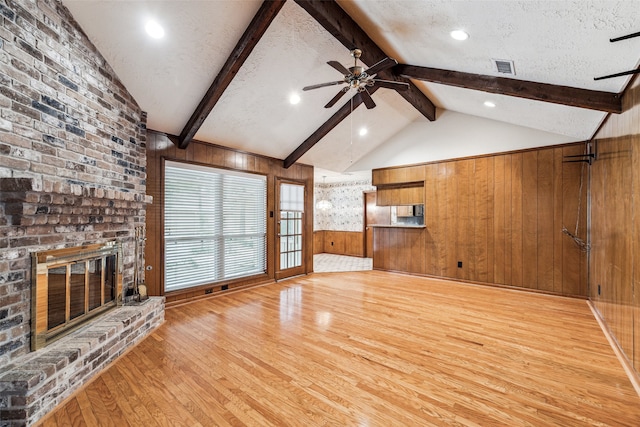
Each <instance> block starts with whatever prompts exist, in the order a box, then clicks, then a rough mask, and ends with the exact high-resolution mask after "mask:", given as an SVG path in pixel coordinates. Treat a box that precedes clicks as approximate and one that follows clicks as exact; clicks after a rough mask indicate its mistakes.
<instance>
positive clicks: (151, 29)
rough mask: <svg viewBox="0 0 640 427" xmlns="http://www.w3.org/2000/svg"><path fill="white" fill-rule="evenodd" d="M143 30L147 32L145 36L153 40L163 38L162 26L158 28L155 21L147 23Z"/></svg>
mask: <svg viewBox="0 0 640 427" xmlns="http://www.w3.org/2000/svg"><path fill="white" fill-rule="evenodd" d="M144 29H145V30H147V34H149V35H150V36H151V37H153V38H154V39H161V38H163V37H164V28H162V26H160V24H158V23H157V22H156V21H153V20H151V21H148V22H147V25H145V26H144Z"/></svg>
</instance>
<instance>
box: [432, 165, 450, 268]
mask: <svg viewBox="0 0 640 427" xmlns="http://www.w3.org/2000/svg"><path fill="white" fill-rule="evenodd" d="M447 181H448V179H447V165H446V164H442V163H441V164H439V165H438V182H437V184H436V199H437V201H438V214H437V217H436V221H434V227H435V229H436V230H438V231H437V234H438V240H437V242H438V243H437V244H436V248H437V268H436V271H437V273H436V274H437V275H438V276H445V277H449V276H448V275H447V274H448V272H447V269H446V266H447V253H446V251H447V240H449V239H447V225H448V222H449V221H448V218H447V216H448V215H449V206H448V204H447Z"/></svg>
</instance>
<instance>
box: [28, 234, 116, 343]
mask: <svg viewBox="0 0 640 427" xmlns="http://www.w3.org/2000/svg"><path fill="white" fill-rule="evenodd" d="M32 262H33V275H32V282H33V283H32V299H31V301H32V310H31V311H32V313H31V318H32V321H31V348H32V350H37V349H39V348H42V347H44V346H46V345H47V344H49V343H50V342H52V341H54V340H56V339H58V338H60V337H62V336H63V335H65V334H67V333H68V332H71V331H72V330H74V329H76V328H77V327H79V326H80V325H82V324H83V323H84V322H86V321H87V320H89V319H90V318H92V317H94V316H96V315H98V314H100V313H103V312H105V311H107V310H109V309H111V308H113V307H115V306H116V305H118V304H120V303H121V302H122V268H121V265H120V246H119V245H117V244H116V243H115V242H109V243H104V244H95V245H85V246H81V247H75V248H66V249H58V250H53V251H45V252H37V253H34V254H32Z"/></svg>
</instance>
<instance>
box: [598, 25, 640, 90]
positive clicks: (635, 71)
mask: <svg viewBox="0 0 640 427" xmlns="http://www.w3.org/2000/svg"><path fill="white" fill-rule="evenodd" d="M638 36H640V32H637V33H633V34H627V35H626V36H622V37H616V38H614V39H609V41H610V42H611V43H614V42H619V41H620V40H627V39H631V38H634V37H638ZM638 73H640V68H636V69H635V70H629V71H623V72H621V73H615V74H609V75H608V76H602V77H594V78H593V80H603V79H610V78H612V77H620V76H628V75H630V74H638Z"/></svg>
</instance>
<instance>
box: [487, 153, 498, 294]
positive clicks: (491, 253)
mask: <svg viewBox="0 0 640 427" xmlns="http://www.w3.org/2000/svg"><path fill="white" fill-rule="evenodd" d="M495 159H496V158H495V157H489V158H488V159H487V193H486V198H487V282H489V283H495V274H494V259H495V240H494V239H493V236H494V230H493V227H494V224H493V216H494V215H495V211H494V201H495V184H494V173H495Z"/></svg>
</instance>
